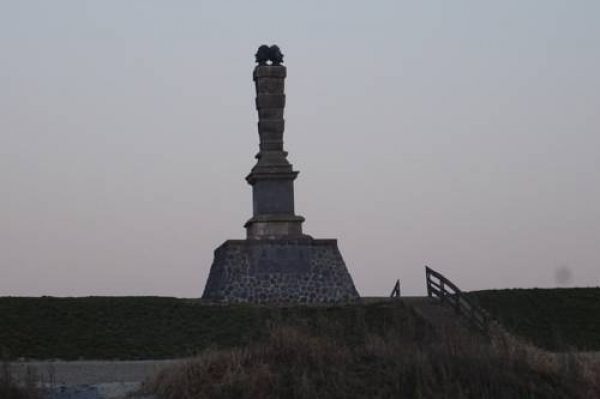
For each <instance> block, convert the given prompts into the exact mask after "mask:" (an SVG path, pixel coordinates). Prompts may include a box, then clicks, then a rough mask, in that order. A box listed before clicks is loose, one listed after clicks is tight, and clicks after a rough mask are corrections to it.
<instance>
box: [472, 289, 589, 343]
mask: <svg viewBox="0 0 600 399" xmlns="http://www.w3.org/2000/svg"><path fill="white" fill-rule="evenodd" d="M468 295H469V296H471V297H473V298H475V299H476V300H477V302H479V304H480V305H481V306H482V307H483V308H484V309H486V310H487V311H488V312H489V313H490V314H491V315H492V316H493V317H494V318H495V319H497V320H498V321H499V322H500V323H501V324H502V325H503V326H504V327H505V328H506V329H507V330H508V331H510V332H512V333H514V334H517V335H519V336H521V337H524V338H526V339H528V340H530V341H531V342H532V343H534V344H535V345H537V346H539V347H542V348H545V349H549V350H557V351H566V350H580V351H600V288H554V289H535V288H534V289H505V290H487V291H473V292H470V293H468Z"/></svg>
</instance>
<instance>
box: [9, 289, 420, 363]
mask: <svg viewBox="0 0 600 399" xmlns="http://www.w3.org/2000/svg"><path fill="white" fill-rule="evenodd" d="M0 315H1V317H2V322H0V349H1V348H2V347H4V350H5V353H7V354H8V358H10V359H13V360H14V359H18V358H27V359H64V360H72V359H122V360H124V359H161V358H178V357H189V356H193V355H195V354H196V353H198V352H200V351H202V350H204V349H206V348H231V347H242V346H245V345H247V344H249V343H251V342H256V341H261V340H264V339H266V338H267V337H268V334H269V328H268V326H269V325H272V324H273V323H278V322H300V321H301V322H302V323H305V324H308V325H313V326H318V325H320V324H321V320H324V319H326V320H329V319H331V320H335V321H336V323H339V324H340V325H341V326H344V331H346V333H345V336H347V339H351V338H352V334H354V333H355V332H356V331H357V330H356V328H357V324H356V323H363V324H364V325H363V326H362V327H361V328H364V329H366V330H367V331H383V330H385V328H386V326H387V324H388V323H389V322H390V320H391V319H393V318H394V317H396V316H397V315H395V313H394V308H393V307H390V306H387V305H385V304H365V305H361V304H354V305H346V306H289V307H280V306H252V305H228V306H219V305H206V304H202V303H200V302H198V301H192V300H186V299H176V298H157V297H129V298H127V297H122V298H118V297H90V298H48V297H46V298H0ZM357 320H359V321H357ZM421 327H422V328H425V327H424V323H421ZM315 328H316V327H315Z"/></svg>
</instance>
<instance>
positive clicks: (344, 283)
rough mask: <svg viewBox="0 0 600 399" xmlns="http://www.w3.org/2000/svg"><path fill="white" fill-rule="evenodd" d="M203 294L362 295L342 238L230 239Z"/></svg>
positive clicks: (325, 298) (279, 298)
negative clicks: (343, 251) (339, 243)
mask: <svg viewBox="0 0 600 399" xmlns="http://www.w3.org/2000/svg"><path fill="white" fill-rule="evenodd" d="M202 298H203V299H207V300H211V301H215V302H250V303H267V302H268V303H273V302H275V303H286V302H296V303H324V302H325V303H326V302H329V303H340V302H350V301H355V300H357V299H358V292H356V288H355V287H354V283H353V282H352V278H351V277H350V274H349V273H348V270H347V268H346V265H345V264H344V260H343V259H342V255H341V254H340V251H339V250H338V246H337V240H315V239H312V238H300V239H288V240H286V239H278V240H228V241H225V243H223V245H221V246H220V247H219V248H217V249H216V250H215V258H214V262H213V264H212V266H211V269H210V275H209V277H208V281H207V282H206V288H205V289H204V295H203V296H202Z"/></svg>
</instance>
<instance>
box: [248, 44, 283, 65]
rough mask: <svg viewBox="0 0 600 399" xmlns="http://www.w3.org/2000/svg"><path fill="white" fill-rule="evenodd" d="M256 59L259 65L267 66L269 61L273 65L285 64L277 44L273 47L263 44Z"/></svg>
mask: <svg viewBox="0 0 600 399" xmlns="http://www.w3.org/2000/svg"><path fill="white" fill-rule="evenodd" d="M255 57H256V62H257V63H258V65H267V61H271V65H281V63H282V62H283V54H282V53H281V50H280V49H279V47H278V46H277V45H275V44H274V45H272V46H271V47H269V46H267V45H266V44H263V45H262V46H260V47H259V48H258V51H257V52H256V54H255Z"/></svg>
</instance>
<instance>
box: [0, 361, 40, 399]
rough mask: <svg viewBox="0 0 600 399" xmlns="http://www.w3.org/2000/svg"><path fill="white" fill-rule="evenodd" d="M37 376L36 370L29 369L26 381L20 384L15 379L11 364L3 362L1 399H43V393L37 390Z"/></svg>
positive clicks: (0, 386)
mask: <svg viewBox="0 0 600 399" xmlns="http://www.w3.org/2000/svg"><path fill="white" fill-rule="evenodd" d="M36 384H37V375H36V372H35V370H34V369H32V368H27V370H26V374H25V378H24V381H23V382H22V383H18V382H17V381H16V379H15V378H14V377H13V373H12V367H11V364H10V362H8V361H7V360H2V366H1V369H0V398H1V399H41V398H42V392H41V391H40V390H39V389H38V388H37V386H36Z"/></svg>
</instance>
